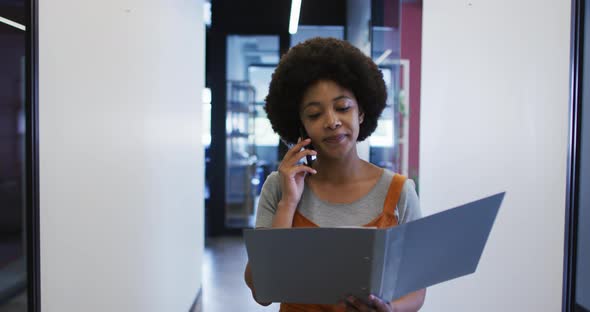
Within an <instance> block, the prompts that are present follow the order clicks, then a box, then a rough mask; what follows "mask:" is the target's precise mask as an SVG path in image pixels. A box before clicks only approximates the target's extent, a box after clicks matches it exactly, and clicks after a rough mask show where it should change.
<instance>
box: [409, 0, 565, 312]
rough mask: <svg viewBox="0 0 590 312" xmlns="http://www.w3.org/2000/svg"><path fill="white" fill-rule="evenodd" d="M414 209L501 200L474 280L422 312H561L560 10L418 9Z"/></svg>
mask: <svg viewBox="0 0 590 312" xmlns="http://www.w3.org/2000/svg"><path fill="white" fill-rule="evenodd" d="M423 13H424V16H423V17H424V19H423V21H424V22H423V23H424V24H423V27H424V28H423V55H422V60H423V66H422V68H423V69H422V70H423V72H422V109H421V111H422V117H421V121H420V126H421V139H420V143H421V146H420V167H421V168H420V174H421V176H420V183H421V185H420V189H421V203H422V207H423V209H424V210H425V212H426V213H427V214H431V213H435V212H438V211H441V210H444V209H447V208H451V207H453V206H455V205H458V204H461V203H464V202H467V201H470V200H474V199H478V198H480V197H482V196H485V195H491V194H493V193H496V192H500V191H506V192H507V194H506V197H505V200H504V204H503V206H502V207H501V208H500V213H499V215H498V218H497V220H496V224H495V226H494V228H493V230H492V233H491V236H490V238H489V241H488V244H487V246H486V249H485V250H484V254H483V256H482V259H481V261H480V263H479V267H478V270H477V272H476V273H475V274H474V275H470V276H468V277H464V278H461V279H457V280H455V281H451V282H448V283H444V284H441V285H438V286H434V287H431V288H430V289H429V291H428V294H427V298H426V304H425V307H424V309H423V311H559V310H560V309H561V308H560V304H561V285H562V259H563V239H564V238H563V236H564V211H565V177H566V151H567V144H566V143H567V127H568V120H567V117H568V85H569V69H568V66H569V48H570V46H569V37H570V1H550V0H542V1H538V0H520V1H510V0H500V1H478V0H472V1H462V0H449V1H435V0H431V1H425V2H424V12H423Z"/></svg>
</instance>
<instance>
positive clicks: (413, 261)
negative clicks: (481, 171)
mask: <svg viewBox="0 0 590 312" xmlns="http://www.w3.org/2000/svg"><path fill="white" fill-rule="evenodd" d="M503 198H504V193H499V194H496V195H493V196H490V197H486V198H483V199H480V200H477V201H474V202H471V203H468V204H465V205H462V206H459V207H456V208H453V209H449V210H446V211H443V212H440V213H437V214H434V215H431V216H428V217H425V218H422V219H418V220H415V221H412V222H409V223H406V224H401V225H398V226H395V227H391V228H386V229H375V228H290V229H256V230H253V229H248V230H245V231H244V238H245V241H246V250H247V252H248V259H249V262H250V267H251V269H252V279H253V283H254V288H255V289H256V297H257V299H258V301H261V302H290V303H316V304H334V303H337V302H338V301H340V300H341V299H343V298H344V296H346V295H354V296H357V297H359V298H366V297H367V296H368V295H369V294H375V295H377V296H379V297H381V298H383V299H386V300H393V299H396V298H399V297H401V296H403V295H405V294H407V293H410V292H412V291H416V290H418V289H422V288H425V287H428V286H432V285H434V284H438V283H441V282H444V281H448V280H451V279H454V278H457V277H460V276H464V275H467V274H470V273H473V272H475V269H476V268H477V264H478V262H479V259H480V257H481V254H482V251H483V248H484V246H485V244H486V241H487V239H488V235H489V233H490V230H491V228H492V225H493V223H494V220H495V218H496V215H497V213H498V209H499V208H500V204H501V203H502V199H503Z"/></svg>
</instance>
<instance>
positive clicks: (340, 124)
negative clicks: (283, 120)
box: [299, 80, 363, 158]
mask: <svg viewBox="0 0 590 312" xmlns="http://www.w3.org/2000/svg"><path fill="white" fill-rule="evenodd" d="M299 116H300V118H301V122H302V123H303V126H304V127H305V130H306V131H307V134H308V135H309V137H310V138H311V143H312V144H313V148H314V149H315V150H316V151H317V152H318V157H328V158H342V157H344V156H346V155H348V154H349V153H350V152H351V151H354V152H356V139H357V138H358V135H359V126H360V124H361V123H362V122H363V114H362V113H361V112H360V110H359V106H358V103H357V100H356V98H355V96H354V94H353V93H352V92H351V91H350V90H348V89H345V88H343V87H341V86H340V85H338V84H337V83H335V82H334V81H331V80H320V81H318V82H316V83H315V84H313V85H311V86H310V87H309V88H308V89H307V90H306V91H305V93H304V94H303V100H302V102H301V106H300V110H299Z"/></svg>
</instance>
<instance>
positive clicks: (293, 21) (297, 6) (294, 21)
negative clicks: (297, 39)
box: [289, 0, 301, 35]
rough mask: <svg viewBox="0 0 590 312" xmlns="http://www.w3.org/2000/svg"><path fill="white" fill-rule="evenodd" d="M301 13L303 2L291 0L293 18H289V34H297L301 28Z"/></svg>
mask: <svg viewBox="0 0 590 312" xmlns="http://www.w3.org/2000/svg"><path fill="white" fill-rule="evenodd" d="M300 12H301V0H291V17H290V18H289V33H290V34H291V35H293V34H295V33H297V27H298V26H299V13H300Z"/></svg>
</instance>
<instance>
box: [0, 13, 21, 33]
mask: <svg viewBox="0 0 590 312" xmlns="http://www.w3.org/2000/svg"><path fill="white" fill-rule="evenodd" d="M0 22H2V23H4V24H6V25H9V26H12V27H14V28H18V29H20V30H27V28H26V27H25V25H22V24H19V23H17V22H13V21H11V20H9V19H7V18H4V17H2V16H0Z"/></svg>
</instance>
